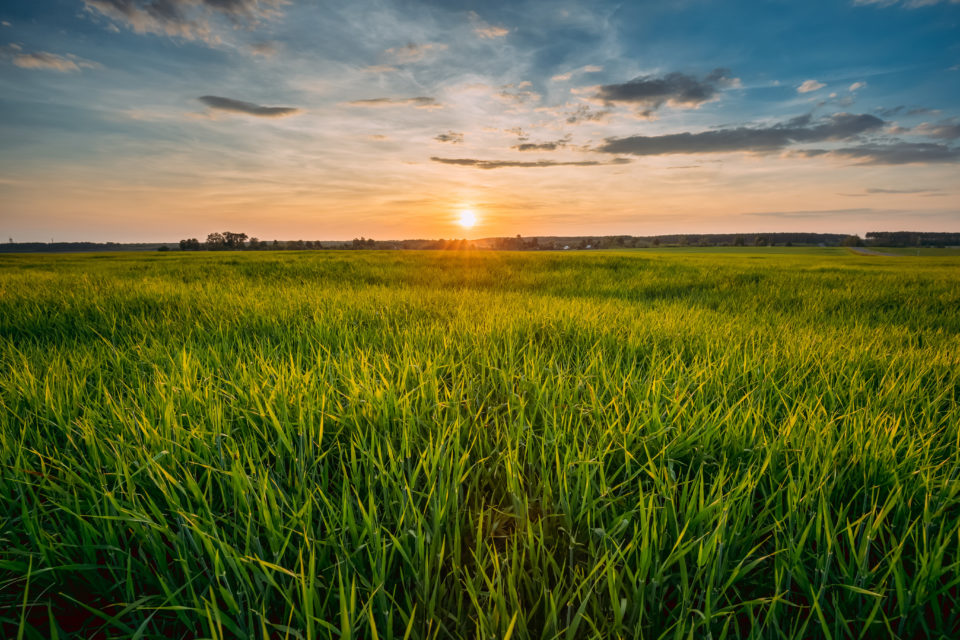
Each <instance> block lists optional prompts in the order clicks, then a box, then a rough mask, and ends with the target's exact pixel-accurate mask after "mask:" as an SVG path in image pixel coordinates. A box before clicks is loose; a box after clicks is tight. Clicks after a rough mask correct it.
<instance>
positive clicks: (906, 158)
mask: <svg viewBox="0 0 960 640" xmlns="http://www.w3.org/2000/svg"><path fill="white" fill-rule="evenodd" d="M799 153H800V155H803V156H808V157H813V156H823V155H826V156H835V157H840V158H847V159H850V160H855V161H857V163H858V164H876V165H884V164H943V163H951V162H960V148H956V147H948V146H947V145H945V144H935V143H932V142H904V141H896V142H887V143H875V144H863V145H860V146H857V147H845V148H841V149H808V150H804V151H800V152H799Z"/></svg>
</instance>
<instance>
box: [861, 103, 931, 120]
mask: <svg viewBox="0 0 960 640" xmlns="http://www.w3.org/2000/svg"><path fill="white" fill-rule="evenodd" d="M876 112H877V113H879V114H880V115H881V116H883V117H884V118H892V117H893V116H895V115H898V114H900V113H903V114H904V115H908V116H922V115H936V114H938V113H940V110H939V109H927V108H926V107H913V108H907V106H906V105H900V106H899V107H893V108H890V109H883V108H879V109H876Z"/></svg>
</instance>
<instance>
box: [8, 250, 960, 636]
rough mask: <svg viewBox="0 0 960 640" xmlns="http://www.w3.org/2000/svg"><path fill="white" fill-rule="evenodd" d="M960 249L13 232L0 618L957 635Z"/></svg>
mask: <svg viewBox="0 0 960 640" xmlns="http://www.w3.org/2000/svg"><path fill="white" fill-rule="evenodd" d="M774 251H777V252H774ZM958 266H960V258H958V257H950V256H947V257H925V258H910V257H900V258H885V257H874V256H857V255H853V254H852V253H850V252H849V251H846V250H844V249H839V248H837V249H813V250H796V249H795V250H790V251H788V250H785V249H780V250H766V251H764V250H758V249H749V248H741V249H734V248H731V249H730V250H729V251H725V252H719V251H709V250H694V249H693V248H691V249H690V250H689V251H686V252H678V251H676V250H674V251H672V252H671V251H657V250H650V251H644V252H619V253H618V252H604V253H577V254H572V253H543V252H541V253H519V252H510V253H497V252H478V251H462V252H442V253H441V252H430V253H414V252H403V253H400V252H380V253H375V252H322V253H320V252H311V253H284V254H278V253H272V252H270V253H244V254H238V253H212V252H210V253H208V252H201V253H180V252H167V253H151V254H139V255H133V254H114V255H102V254H97V255H63V256H2V257H0V363H2V366H0V438H2V441H0V540H2V545H0V636H3V637H10V638H14V637H16V638H64V637H103V638H129V637H136V638H196V637H206V638H225V637H241V638H246V637H249V638H370V639H373V638H503V639H506V638H563V639H573V638H617V637H619V638H636V637H643V638H691V637H693V638H707V637H710V638H714V639H717V638H745V637H756V638H798V639H799V638H819V637H822V638H874V637H899V638H918V637H944V638H947V637H957V636H958V635H960V454H958V445H960V339H958V338H960V280H958V278H957V277H956V274H957V267H958Z"/></svg>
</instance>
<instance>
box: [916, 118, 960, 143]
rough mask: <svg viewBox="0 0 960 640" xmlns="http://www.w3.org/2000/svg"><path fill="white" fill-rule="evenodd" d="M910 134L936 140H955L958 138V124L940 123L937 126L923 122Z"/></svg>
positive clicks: (959, 136)
mask: <svg viewBox="0 0 960 640" xmlns="http://www.w3.org/2000/svg"><path fill="white" fill-rule="evenodd" d="M911 133H914V134H917V135H921V136H926V137H928V138H936V139H938V140H956V139H958V138H960V124H957V123H956V122H940V123H937V124H931V123H929V122H924V123H923V124H920V125H917V126H916V127H914V128H913V130H912V131H911Z"/></svg>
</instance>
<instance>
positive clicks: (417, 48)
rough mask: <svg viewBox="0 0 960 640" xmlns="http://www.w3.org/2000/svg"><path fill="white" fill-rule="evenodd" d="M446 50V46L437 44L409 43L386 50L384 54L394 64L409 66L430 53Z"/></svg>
mask: <svg viewBox="0 0 960 640" xmlns="http://www.w3.org/2000/svg"><path fill="white" fill-rule="evenodd" d="M446 48H447V45H445V44H440V43H437V42H427V43H424V44H415V43H413V42H410V43H408V44H405V45H403V46H402V47H393V48H391V49H387V50H386V51H384V53H385V54H386V55H387V56H388V57H389V58H390V60H391V62H393V63H394V64H409V63H411V62H418V61H420V60H423V59H424V58H425V57H426V56H427V54H428V53H430V52H438V51H443V50H444V49H446Z"/></svg>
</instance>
